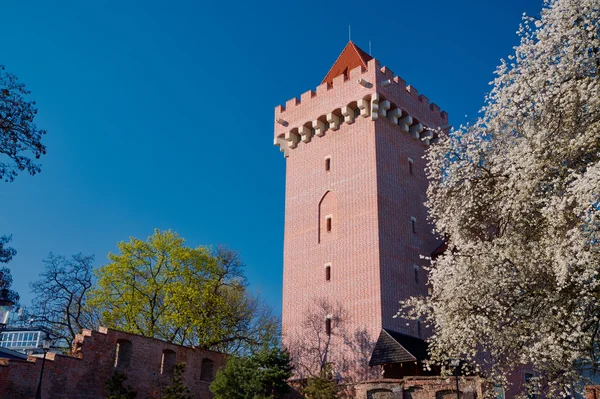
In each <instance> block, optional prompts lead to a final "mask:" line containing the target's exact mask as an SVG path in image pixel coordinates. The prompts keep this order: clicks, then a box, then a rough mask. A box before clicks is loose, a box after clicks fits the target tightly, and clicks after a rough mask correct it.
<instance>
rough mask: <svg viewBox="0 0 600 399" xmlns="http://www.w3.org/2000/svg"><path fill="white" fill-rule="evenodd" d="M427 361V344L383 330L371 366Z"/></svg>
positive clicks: (419, 339) (414, 338) (418, 339)
mask: <svg viewBox="0 0 600 399" xmlns="http://www.w3.org/2000/svg"><path fill="white" fill-rule="evenodd" d="M425 359H427V343H426V342H425V341H424V340H422V339H421V338H416V337H411V336H410V335H406V334H402V333H399V332H396V331H392V330H388V329H386V328H383V329H381V333H379V338H378V339H377V343H376V344H375V349H373V354H372V355H371V360H369V366H375V365H380V364H391V363H405V362H416V361H422V360H425Z"/></svg>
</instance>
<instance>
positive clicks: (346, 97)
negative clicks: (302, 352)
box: [275, 59, 448, 342]
mask: <svg viewBox="0 0 600 399" xmlns="http://www.w3.org/2000/svg"><path fill="white" fill-rule="evenodd" d="M358 78H362V79H364V80H366V81H367V82H369V83H371V84H372V86H371V87H369V88H367V87H364V86H363V85H360V84H358V82H357V80H358ZM386 79H392V81H393V83H392V84H390V85H388V86H386V87H382V86H381V85H380V82H381V81H382V80H386ZM374 93H379V94H380V95H381V96H383V97H384V98H385V99H387V100H389V101H390V102H392V103H393V104H394V105H395V106H397V107H399V108H401V109H403V110H404V111H405V112H408V113H409V114H410V115H411V116H413V117H414V118H416V119H417V120H418V121H419V122H421V123H422V124H424V125H426V126H430V127H434V128H438V127H441V126H444V125H445V124H447V122H448V120H447V114H445V113H441V112H440V109H439V107H438V106H436V105H434V104H430V103H429V100H428V99H427V98H426V97H424V96H422V95H419V94H418V93H417V91H416V90H415V89H414V88H410V87H409V88H407V86H406V84H405V83H404V81H403V80H402V79H400V78H398V77H394V76H393V73H392V72H391V71H390V70H389V69H387V68H385V67H383V68H380V65H379V62H378V61H377V60H375V59H373V60H371V61H369V63H368V69H367V70H363V69H362V68H361V67H358V68H355V69H353V70H352V71H350V77H349V78H348V79H344V77H343V76H338V77H336V78H334V79H333V85H328V84H323V85H321V86H319V87H317V90H316V93H315V92H312V91H310V92H307V93H305V94H303V95H302V96H301V101H298V100H297V99H292V100H290V101H288V102H287V103H286V106H285V107H282V106H278V107H276V109H275V117H276V118H281V119H283V120H285V121H286V123H287V126H283V125H281V124H279V123H275V137H282V135H285V133H286V132H290V131H291V130H292V129H294V128H298V127H300V126H304V125H305V124H306V123H307V122H311V121H313V120H316V119H317V118H320V117H322V116H323V115H326V114H327V113H330V112H334V110H335V112H339V108H341V107H343V106H346V105H348V104H353V105H354V104H356V101H357V100H359V99H361V98H365V97H369V96H371V95H373V94H374ZM392 108H395V107H392ZM425 149H426V145H425V144H424V143H423V142H421V141H420V140H415V139H413V138H411V137H410V136H409V134H407V133H402V132H401V131H400V127H399V126H397V125H394V124H392V123H391V122H390V121H388V120H387V119H386V118H382V117H380V118H379V119H378V120H376V121H373V120H372V119H371V117H368V118H363V117H362V116H358V117H356V121H355V122H354V123H353V124H347V123H344V124H342V125H341V127H340V129H339V130H337V131H333V130H328V131H327V132H326V134H325V136H324V137H313V138H312V140H311V141H310V142H309V143H302V142H300V143H298V147H297V148H295V149H291V150H289V156H288V158H287V165H286V205H285V237H284V273H283V274H284V275H283V281H284V282H283V315H282V323H283V335H284V342H285V339H286V336H287V335H292V334H293V333H294V332H295V331H298V330H299V329H300V325H301V324H302V320H303V319H304V315H305V314H306V312H307V311H308V310H309V309H310V308H311V306H312V305H313V304H314V300H315V298H320V297H326V298H328V299H329V300H330V301H331V302H341V303H342V304H343V305H344V306H345V307H346V309H347V310H348V312H349V314H350V320H351V322H350V325H349V328H350V329H354V328H366V329H367V330H368V331H369V333H370V334H371V336H372V339H373V340H376V339H377V337H378V335H379V331H380V330H381V328H382V327H387V328H392V329H394V330H397V331H403V332H406V333H410V334H413V335H417V329H416V325H415V324H414V323H413V324H412V325H411V326H410V327H407V326H406V321H403V320H400V319H393V318H392V316H393V315H394V314H395V313H396V312H397V310H398V307H399V305H398V301H399V300H401V299H404V298H407V297H409V296H411V295H420V294H424V293H426V274H425V272H424V271H423V269H422V268H420V271H419V282H418V283H416V282H415V278H414V265H415V264H417V265H423V261H422V260H421V259H420V255H429V254H430V253H431V252H432V251H433V250H434V249H435V247H436V246H437V245H438V243H437V242H436V240H435V239H434V237H433V236H432V234H431V227H430V226H428V225H427V224H426V209H425V207H424V205H423V203H424V202H425V191H426V188H427V181H426V177H425V173H424V161H423V159H422V156H423V154H424V151H425ZM327 156H331V170H330V171H326V170H325V161H324V159H325V157H327ZM409 157H410V158H412V159H413V161H414V167H413V175H410V173H409V170H408V158H409ZM326 193H327V195H326V196H325V198H324V195H325V194H326ZM332 194H334V196H333V195H332ZM322 200H323V202H322V203H321V201H322ZM327 213H332V214H334V218H333V231H332V232H331V233H326V232H325V233H324V232H323V230H324V226H325V223H326V222H325V219H324V216H325V214H327ZM411 216H414V217H415V218H416V219H417V230H416V233H415V234H413V233H412V230H411V222H410V220H411V219H410V218H411ZM319 226H320V227H321V240H320V242H319ZM326 263H331V264H332V270H331V275H332V278H331V281H326V280H325V273H324V271H323V266H324V264H326Z"/></svg>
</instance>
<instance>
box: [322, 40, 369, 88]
mask: <svg viewBox="0 0 600 399" xmlns="http://www.w3.org/2000/svg"><path fill="white" fill-rule="evenodd" d="M372 59H373V57H371V56H370V55H369V54H367V53H365V52H364V51H363V50H361V49H360V48H359V47H357V46H356V45H355V44H354V43H352V41H349V42H348V44H347V45H346V47H344V50H342V53H341V54H340V55H339V57H338V58H337V60H336V61H335V63H334V64H333V66H332V67H331V69H330V70H329V72H328V73H327V76H325V79H323V81H322V82H321V84H323V83H325V82H327V83H332V82H333V78H335V77H337V76H340V75H348V72H349V71H350V70H352V69H354V68H356V67H358V66H362V67H364V68H367V62H369V61H370V60H372Z"/></svg>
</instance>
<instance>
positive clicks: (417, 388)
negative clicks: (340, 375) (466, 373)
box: [354, 377, 485, 399]
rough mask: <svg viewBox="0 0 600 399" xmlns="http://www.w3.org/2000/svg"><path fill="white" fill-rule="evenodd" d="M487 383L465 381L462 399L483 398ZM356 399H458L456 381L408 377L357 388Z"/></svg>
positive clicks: (469, 378) (467, 378)
mask: <svg viewBox="0 0 600 399" xmlns="http://www.w3.org/2000/svg"><path fill="white" fill-rule="evenodd" d="M484 388H485V382H484V380H483V379H481V378H478V377H461V378H460V380H459V387H458V389H459V391H460V397H461V398H463V399H476V398H481V397H483V393H484ZM354 398H355V399H455V398H456V380H455V379H454V378H453V377H448V378H445V377H407V378H404V379H401V380H391V379H388V380H375V381H366V382H362V383H359V384H356V385H354Z"/></svg>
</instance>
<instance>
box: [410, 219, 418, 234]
mask: <svg viewBox="0 0 600 399" xmlns="http://www.w3.org/2000/svg"><path fill="white" fill-rule="evenodd" d="M410 227H411V229H412V232H413V234H415V233H416V232H417V219H415V218H414V217H411V218H410Z"/></svg>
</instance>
